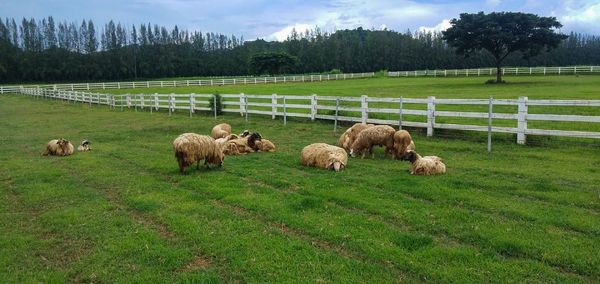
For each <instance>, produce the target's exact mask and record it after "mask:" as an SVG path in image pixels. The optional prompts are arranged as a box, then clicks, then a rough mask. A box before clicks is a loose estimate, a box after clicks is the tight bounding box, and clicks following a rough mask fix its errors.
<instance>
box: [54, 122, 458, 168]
mask: <svg viewBox="0 0 600 284" xmlns="http://www.w3.org/2000/svg"><path fill="white" fill-rule="evenodd" d="M231 132H232V131H231V126H230V125H229V124H227V123H221V124H218V125H216V126H215V127H213V129H212V131H211V135H210V136H208V135H200V134H196V133H184V134H181V135H179V137H177V138H176V139H175V140H174V141H173V149H174V150H175V158H176V159H177V163H178V165H179V172H180V173H181V174H184V173H185V168H186V167H189V166H191V165H193V164H194V163H195V164H196V168H200V162H201V161H204V165H205V166H206V167H207V168H209V167H210V165H217V166H219V167H221V166H222V165H223V160H224V158H225V155H244V154H247V153H252V152H273V151H275V145H274V144H273V143H272V142H271V141H269V140H267V139H264V138H263V137H262V136H261V135H260V134H259V133H257V132H254V133H251V132H250V131H248V130H244V131H243V132H242V133H241V134H239V135H237V134H232V133H231ZM89 145H90V142H89V141H87V140H84V141H83V142H81V145H79V147H77V150H78V151H89V150H91V148H90V146H89ZM375 146H381V147H384V148H385V154H386V156H391V157H392V158H395V159H399V160H404V161H409V162H410V163H411V167H410V173H411V174H415V175H435V174H442V173H445V172H446V165H445V164H444V163H443V162H442V159H440V158H439V157H437V156H425V157H422V156H421V155H419V154H418V153H417V152H415V143H414V141H413V140H412V137H411V136H410V133H408V131H406V130H398V131H396V130H395V129H394V128H392V127H391V126H389V125H373V124H361V123H356V124H354V125H353V126H352V127H350V128H348V130H346V131H345V132H344V133H343V134H342V135H341V136H340V138H339V140H338V146H334V145H329V144H325V143H314V144H310V145H308V146H306V147H304V148H303V149H302V152H301V154H300V157H301V163H302V164H303V165H305V166H310V167H317V168H324V169H330V170H335V171H336V172H338V171H341V170H343V169H344V168H345V167H346V165H347V164H348V152H349V153H350V155H351V156H352V157H356V156H358V155H361V156H362V158H364V157H365V156H366V155H367V154H370V155H371V156H374V154H373V147H375ZM73 150H74V148H73V145H72V144H71V142H69V141H68V140H65V139H62V138H61V139H55V140H51V141H50V142H48V144H47V145H46V151H45V152H44V153H43V155H45V156H46V155H56V156H68V155H71V154H73Z"/></svg>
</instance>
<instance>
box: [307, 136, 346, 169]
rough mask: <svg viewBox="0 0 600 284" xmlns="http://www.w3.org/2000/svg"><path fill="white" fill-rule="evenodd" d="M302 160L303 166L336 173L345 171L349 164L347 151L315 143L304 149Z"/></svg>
mask: <svg viewBox="0 0 600 284" xmlns="http://www.w3.org/2000/svg"><path fill="white" fill-rule="evenodd" d="M300 158H301V162H302V165H305V166H309V167H317V168H323V169H328V170H334V171H336V172H339V171H341V170H343V169H344V168H345V167H346V164H347V163H348V154H347V153H346V150H344V149H343V148H340V147H337V146H333V145H329V144H325V143H314V144H310V145H308V146H306V147H304V149H302V153H301V155H300Z"/></svg>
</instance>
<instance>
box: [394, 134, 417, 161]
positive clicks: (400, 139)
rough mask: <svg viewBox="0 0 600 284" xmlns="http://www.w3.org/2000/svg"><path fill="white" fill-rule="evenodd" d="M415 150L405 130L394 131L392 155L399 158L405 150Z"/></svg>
mask: <svg viewBox="0 0 600 284" xmlns="http://www.w3.org/2000/svg"><path fill="white" fill-rule="evenodd" d="M408 150H413V151H414V150H415V143H414V142H413V140H412V137H410V133H408V131H406V130H398V131H396V132H395V133H394V157H395V158H396V159H400V158H401V157H402V156H404V154H405V153H406V151H408Z"/></svg>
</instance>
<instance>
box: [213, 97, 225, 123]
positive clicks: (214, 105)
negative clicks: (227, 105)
mask: <svg viewBox="0 0 600 284" xmlns="http://www.w3.org/2000/svg"><path fill="white" fill-rule="evenodd" d="M221 105H223V97H221ZM213 111H214V113H215V119H217V95H216V94H213Z"/></svg>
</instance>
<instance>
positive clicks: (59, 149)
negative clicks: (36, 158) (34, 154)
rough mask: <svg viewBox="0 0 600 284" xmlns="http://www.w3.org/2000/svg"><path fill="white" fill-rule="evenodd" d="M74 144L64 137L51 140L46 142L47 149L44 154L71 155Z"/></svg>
mask: <svg viewBox="0 0 600 284" xmlns="http://www.w3.org/2000/svg"><path fill="white" fill-rule="evenodd" d="M73 149H74V148H73V144H71V142H69V141H68V140H65V139H64V138H60V139H54V140H50V141H49V142H48V144H46V151H44V153H43V154H42V155H44V156H48V155H52V156H69V155H71V154H73Z"/></svg>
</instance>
